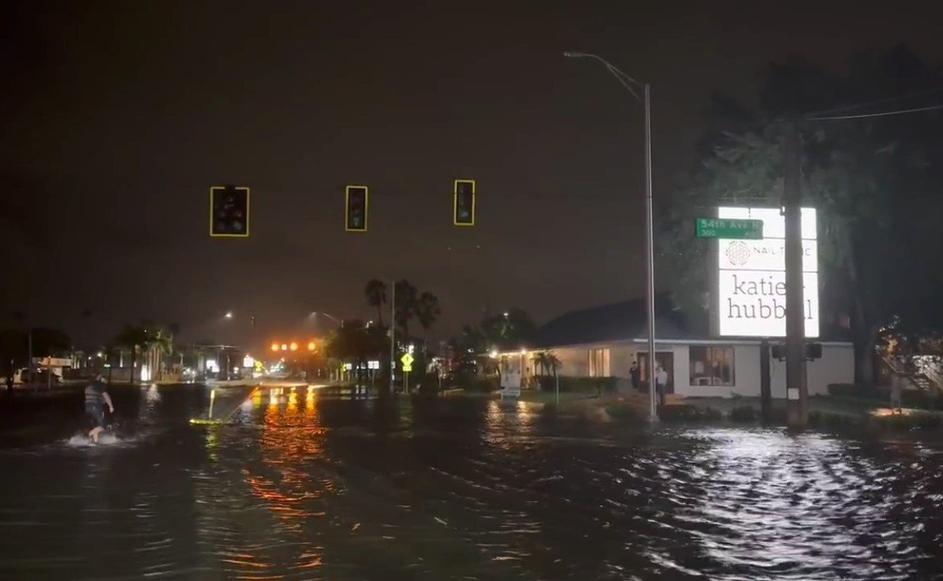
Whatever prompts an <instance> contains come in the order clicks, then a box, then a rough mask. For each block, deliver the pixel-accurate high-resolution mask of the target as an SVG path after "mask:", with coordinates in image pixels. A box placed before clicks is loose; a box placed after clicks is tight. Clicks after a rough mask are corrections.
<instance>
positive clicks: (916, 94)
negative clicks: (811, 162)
mask: <svg viewBox="0 0 943 581" xmlns="http://www.w3.org/2000/svg"><path fill="white" fill-rule="evenodd" d="M940 91H943V87H936V88H935V89H928V90H926V91H916V92H914V93H907V94H906V95H895V96H893V97H885V98H883V99H875V100H873V101H864V102H862V103H856V104H853V105H842V106H840V107H833V108H831V109H822V110H820V111H809V112H808V113H806V114H805V115H804V116H809V115H825V114H829V113H839V112H841V111H850V110H853V109H862V108H864V107H870V106H872V105H881V104H883V103H890V102H892V101H900V100H903V99H911V98H913V97H922V96H925V95H932V94H933V93H939V92H940Z"/></svg>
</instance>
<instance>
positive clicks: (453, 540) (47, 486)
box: [0, 387, 943, 580]
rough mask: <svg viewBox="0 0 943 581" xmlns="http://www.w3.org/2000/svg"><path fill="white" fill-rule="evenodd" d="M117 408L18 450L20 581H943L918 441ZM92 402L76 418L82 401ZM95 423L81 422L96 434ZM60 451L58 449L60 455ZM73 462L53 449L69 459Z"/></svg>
mask: <svg viewBox="0 0 943 581" xmlns="http://www.w3.org/2000/svg"><path fill="white" fill-rule="evenodd" d="M244 395H245V394H244V393H238V392H234V393H228V394H223V395H220V396H219V397H217V400H216V406H217V408H216V409H217V411H218V412H219V414H221V415H222V416H225V415H229V413H230V412H231V414H232V415H231V420H232V423H231V424H229V425H208V426H191V425H189V424H188V423H187V421H188V419H189V418H190V417H197V416H201V415H205V413H206V406H207V405H208V397H207V394H206V392H205V391H204V390H203V389H202V388H199V387H187V388H182V387H172V388H162V389H156V388H150V389H142V390H140V392H139V393H138V392H137V391H128V392H119V393H117V394H116V399H117V401H118V407H119V411H120V412H121V414H122V423H121V426H120V429H119V430H118V433H119V438H120V439H121V441H120V442H119V443H118V444H115V445H112V446H102V447H99V448H89V447H73V446H69V445H67V444H66V443H65V442H66V441H67V440H68V437H69V435H70V434H71V433H73V432H74V431H75V430H77V428H75V427H70V426H71V425H70V424H69V422H73V421H74V422H78V421H80V420H81V418H80V417H76V418H73V417H72V416H71V415H70V414H72V412H71V408H69V411H63V412H62V413H63V417H62V421H60V422H58V424H57V425H58V426H59V427H57V428H55V429H53V428H50V432H49V434H47V436H48V437H37V438H36V440H37V441H36V442H34V443H27V444H22V443H18V444H17V445H15V446H9V447H6V448H5V449H4V450H3V451H2V452H0V470H2V472H3V474H5V475H6V477H5V483H4V492H5V494H4V495H2V496H0V517H2V518H0V543H2V544H0V549H2V553H0V557H2V559H0V578H4V579H6V578H10V579H38V578H61V579H85V578H98V579H126V578H140V577H143V576H150V577H155V578H161V577H166V578H195V579H219V578H242V579H273V578H293V579H435V580H439V579H654V578H665V579H706V578H709V579H731V580H732V579H751V580H752V579H796V580H811V579H932V578H937V577H940V576H941V574H940V571H941V570H943V569H941V565H940V564H939V563H938V559H939V557H940V556H941V552H943V551H941V549H940V547H941V541H943V516H941V514H940V511H939V506H940V503H941V500H943V461H941V456H940V454H939V450H938V448H937V447H935V446H932V445H928V444H925V443H921V442H920V441H918V440H906V441H896V442H889V441H870V440H858V439H850V438H842V437H836V436H829V435H825V434H821V433H807V434H804V435H800V436H790V435H788V434H786V433H784V432H783V431H781V430H777V429H759V428H756V429H745V428H730V427H710V428H708V427H702V428H670V427H660V428H658V429H657V430H655V431H651V430H649V429H647V428H646V427H645V426H643V425H639V426H625V425H623V424H618V425H617V424H611V423H602V422H597V421H588V420H579V419H574V418H569V419H567V418H556V417H554V416H552V415H549V414H545V413H542V412H541V410H540V406H539V405H537V404H528V403H523V402H516V403H499V402H498V401H495V400H488V399H481V398H448V399H438V400H416V401H413V402H409V401H399V402H388V401H380V400H369V401H368V400H357V401H343V400H333V399H329V398H325V397H322V396H320V395H319V394H318V393H317V392H316V391H307V390H297V391H295V392H292V391H291V390H282V391H280V392H279V391H265V390H256V391H254V392H252V393H251V394H250V395H249V397H248V398H247V399H245V401H243V396H244ZM70 405H71V404H70ZM75 425H77V424H75ZM53 435H54V436H55V437H53ZM50 439H51V440H52V442H51V443H50V442H48V440H50Z"/></svg>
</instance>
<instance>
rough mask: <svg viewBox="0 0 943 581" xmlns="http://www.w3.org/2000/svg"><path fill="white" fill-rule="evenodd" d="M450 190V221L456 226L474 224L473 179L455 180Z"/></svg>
mask: <svg viewBox="0 0 943 581" xmlns="http://www.w3.org/2000/svg"><path fill="white" fill-rule="evenodd" d="M452 191H453V195H454V199H453V204H452V223H453V224H455V225H456V226H474V225H475V180H455V185H454V187H453V190H452Z"/></svg>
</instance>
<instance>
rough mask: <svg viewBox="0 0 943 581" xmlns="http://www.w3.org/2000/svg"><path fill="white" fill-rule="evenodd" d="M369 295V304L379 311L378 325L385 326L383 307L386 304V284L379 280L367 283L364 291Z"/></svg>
mask: <svg viewBox="0 0 943 581" xmlns="http://www.w3.org/2000/svg"><path fill="white" fill-rule="evenodd" d="M364 294H366V295H367V304H369V305H370V306H371V307H376V309H377V325H379V326H380V327H382V326H383V305H385V304H386V283H385V282H383V281H382V280H380V279H378V278H373V279H370V280H369V281H367V287H366V288H365V289H364Z"/></svg>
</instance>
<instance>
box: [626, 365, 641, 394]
mask: <svg viewBox="0 0 943 581" xmlns="http://www.w3.org/2000/svg"><path fill="white" fill-rule="evenodd" d="M629 380H630V381H631V382H632V389H634V390H636V391H638V389H639V388H640V387H642V370H641V369H639V366H638V361H637V360H635V359H633V360H632V367H630V368H629Z"/></svg>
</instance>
